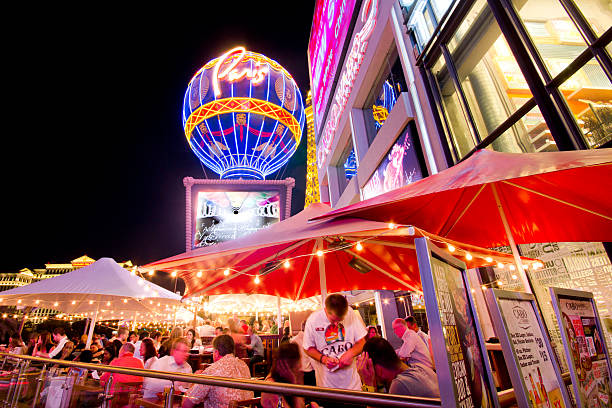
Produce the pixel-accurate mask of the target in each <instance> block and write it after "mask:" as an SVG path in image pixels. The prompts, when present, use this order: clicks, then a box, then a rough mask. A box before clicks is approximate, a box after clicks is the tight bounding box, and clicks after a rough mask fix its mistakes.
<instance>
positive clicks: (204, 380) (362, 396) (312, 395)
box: [0, 353, 440, 408]
mask: <svg viewBox="0 0 612 408" xmlns="http://www.w3.org/2000/svg"><path fill="white" fill-rule="evenodd" d="M0 356H4V358H5V362H6V359H7V358H9V359H18V360H19V361H18V363H17V366H16V368H15V370H13V374H12V376H11V381H10V383H9V390H8V394H7V397H6V399H5V401H4V403H3V404H2V403H1V402H0V407H11V408H12V407H16V406H17V405H16V404H17V400H18V399H19V395H20V393H21V385H22V383H23V376H24V375H25V372H26V370H27V369H28V367H30V363H31V362H37V363H42V364H43V367H42V370H41V372H40V375H39V378H38V380H37V382H38V383H37V387H36V392H35V395H34V400H33V403H32V405H31V406H32V407H35V406H36V403H37V400H38V398H39V395H40V392H41V387H42V384H43V382H44V379H45V373H46V372H48V370H47V366H50V365H54V366H55V365H57V366H61V367H73V368H79V369H85V370H92V371H93V370H96V371H104V372H109V373H111V380H109V382H108V383H107V384H106V386H105V388H104V395H102V397H103V401H104V402H103V406H106V404H107V403H108V401H110V400H111V399H112V397H113V396H112V391H111V390H112V374H128V375H135V376H139V377H149V378H158V379H163V380H169V381H171V382H172V387H171V388H172V389H174V382H175V381H177V382H184V383H185V382H186V383H192V384H203V385H211V386H217V387H228V388H238V389H242V390H249V391H258V392H266V393H271V394H282V395H285V396H298V397H305V398H308V399H313V400H317V401H329V402H342V403H345V404H346V403H354V404H358V405H369V406H376V407H412V408H431V407H435V408H437V407H440V400H439V399H437V398H420V397H411V396H404V395H395V394H381V393H373V392H363V391H352V390H341V389H335V388H319V387H312V386H308V385H295V384H283V383H275V382H270V381H261V380H251V379H235V378H226V377H213V376H206V375H196V374H181V373H170V372H165V371H154V370H144V369H143V370H141V369H134V368H124V367H114V366H107V365H101V364H88V363H78V362H74V361H65V360H54V359H49V358H42V357H31V356H24V355H14V354H5V353H0ZM3 365H4V363H3ZM13 379H14V380H13ZM172 398H173V393H172V392H169V393H168V394H167V397H166V400H165V404H164V407H171V406H172ZM9 400H10V402H9Z"/></svg>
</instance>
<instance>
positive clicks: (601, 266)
mask: <svg viewBox="0 0 612 408" xmlns="http://www.w3.org/2000/svg"><path fill="white" fill-rule="evenodd" d="M330 5H332V6H333V7H335V8H334V9H332V10H328V9H326V11H327V12H328V17H329V18H330V19H331V23H332V24H339V25H342V22H341V21H340V20H341V19H342V18H344V16H345V15H352V16H353V24H354V26H352V27H351V30H349V34H348V35H347V36H346V42H345V44H344V49H345V51H346V52H345V54H344V57H343V59H342V60H341V62H340V63H339V64H338V66H337V70H336V72H335V78H336V81H337V84H338V85H337V86H336V87H335V88H334V89H333V90H331V92H330V95H331V96H330V97H329V101H328V103H327V105H326V106H323V107H322V108H319V109H323V113H321V112H317V111H316V110H317V108H318V107H315V115H318V116H319V117H321V120H320V122H319V124H318V125H317V127H316V138H317V155H318V176H319V185H320V190H321V191H320V193H321V200H322V201H329V202H330V203H331V205H332V206H333V207H336V208H338V207H342V206H345V205H347V204H351V203H354V202H356V201H360V200H364V199H367V198H371V197H373V196H375V195H378V194H381V193H382V192H385V191H389V190H391V189H395V188H398V187H401V186H403V185H406V184H409V183H412V182H414V181H416V180H419V179H420V178H423V177H427V176H428V175H431V174H434V173H437V172H439V171H441V170H443V169H445V168H448V167H450V166H453V165H454V164H456V163H458V162H459V161H461V160H463V159H465V158H467V157H469V156H470V155H471V154H472V153H473V152H475V151H476V150H478V149H492V150H496V151H503V152H516V153H521V152H548V151H555V150H576V149H596V148H602V147H611V146H612V142H611V140H612V82H611V79H612V59H611V58H610V52H611V51H612V45H611V44H610V40H611V39H612V29H611V28H610V27H611V25H612V7H610V3H609V2H608V1H606V0H582V1H580V2H578V1H575V0H463V1H453V0H414V1H409V0H395V1H384V0H378V1H375V0H365V1H363V2H361V3H360V4H359V3H357V6H356V8H355V9H354V10H340V9H341V8H342V6H341V5H337V4H336V5H334V3H333V2H326V1H319V2H317V7H319V6H320V7H324V8H325V7H328V8H329V7H330ZM357 7H359V8H357ZM316 33H317V29H316V27H314V26H313V30H312V32H311V41H312V40H313V38H316ZM336 48H337V46H336ZM341 48H342V47H341ZM310 58H312V56H310ZM312 68H313V67H312V66H311V70H312ZM314 79H315V78H314V77H313V76H312V75H311V81H313V83H312V84H311V85H312V87H313V88H314V87H315V84H314ZM351 154H354V157H355V163H356V169H355V170H352V172H353V174H352V175H351V177H349V173H348V172H347V171H346V166H345V164H346V163H347V160H348V158H349V157H350V155H351ZM607 245H608V244H602V243H539V244H532V245H521V246H520V250H521V252H522V253H523V254H524V255H525V256H533V257H536V258H540V259H542V260H543V261H545V267H544V268H543V269H542V270H540V271H538V272H537V273H533V274H532V275H531V276H530V280H531V286H532V288H533V291H534V293H535V294H536V296H537V298H538V300H539V303H540V307H541V310H542V311H543V317H544V320H545V322H546V324H547V326H548V327H549V331H550V334H551V337H552V340H553V343H556V344H555V346H557V347H558V346H559V343H558V340H559V335H558V333H555V330H554V326H555V324H556V323H555V322H556V320H555V318H554V316H553V313H552V308H551V306H550V303H548V302H549V301H550V296H549V295H548V287H549V286H555V285H556V286H560V287H571V288H576V289H583V290H586V291H589V292H593V294H594V296H595V299H596V302H597V306H598V308H599V311H600V314H601V317H602V320H603V321H604V322H605V324H607V325H608V326H609V327H611V326H612V292H610V288H611V287H612V281H610V279H612V278H611V277H612V265H611V263H610V256H609V255H610V247H608V246H607ZM480 272H481V273H480V278H481V280H483V281H485V282H484V283H489V282H490V281H493V280H496V281H500V283H501V284H502V285H503V287H505V288H507V289H513V288H514V289H519V290H520V289H522V287H521V285H520V284H519V283H518V282H517V281H518V280H519V279H517V278H516V275H517V274H516V273H513V272H512V271H509V270H496V269H490V270H488V271H480ZM398 310H400V311H401V310H402V307H401V305H400V304H398ZM400 314H401V313H400ZM489 334H490V335H494V333H489ZM607 340H608V344H610V337H609V336H608V339H607Z"/></svg>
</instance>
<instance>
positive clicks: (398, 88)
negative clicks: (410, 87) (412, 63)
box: [364, 49, 406, 144]
mask: <svg viewBox="0 0 612 408" xmlns="http://www.w3.org/2000/svg"><path fill="white" fill-rule="evenodd" d="M375 84H376V85H375V86H374V87H373V90H372V92H371V93H370V95H369V96H368V98H367V99H366V103H365V106H364V111H365V117H366V126H367V127H368V129H367V134H368V141H369V143H370V144H371V143H372V141H373V140H374V138H375V137H376V134H377V133H378V131H379V130H380V128H381V127H382V126H383V124H384V123H385V121H386V120H387V117H388V116H389V114H390V113H391V110H392V109H393V106H395V103H396V102H397V98H398V97H399V95H400V93H402V92H405V91H406V81H405V79H404V72H403V70H402V65H401V62H400V60H399V57H398V55H397V50H395V49H394V50H393V51H392V52H391V53H390V55H389V56H388V57H387V58H386V61H385V63H384V67H383V72H382V74H381V75H380V77H379V79H378V81H376V83H375Z"/></svg>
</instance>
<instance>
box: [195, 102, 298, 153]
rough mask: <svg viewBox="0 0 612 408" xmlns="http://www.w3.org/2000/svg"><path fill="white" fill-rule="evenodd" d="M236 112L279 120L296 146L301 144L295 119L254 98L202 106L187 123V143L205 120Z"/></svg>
mask: <svg viewBox="0 0 612 408" xmlns="http://www.w3.org/2000/svg"><path fill="white" fill-rule="evenodd" d="M236 111H239V112H245V113H257V114H259V115H263V116H266V117H268V118H270V119H273V120H277V121H279V122H280V123H282V124H283V125H285V126H286V127H287V128H288V129H289V130H290V131H291V133H292V134H293V138H294V139H295V141H296V144H299V143H300V139H301V137H302V127H301V126H300V123H299V122H298V121H297V119H296V118H295V117H293V116H292V115H291V114H290V113H289V112H287V111H286V110H284V109H283V108H281V107H280V106H278V105H275V104H273V103H270V102H268V101H262V100H259V99H253V98H225V99H219V100H216V101H212V102H209V103H207V104H206V105H202V106H200V107H199V108H198V109H196V110H195V111H194V112H193V113H192V114H191V115H190V116H189V118H187V121H186V122H185V136H186V137H187V141H190V140H191V132H192V131H193V129H194V128H195V127H196V126H197V125H198V124H200V122H202V121H203V120H205V119H208V118H210V117H213V116H215V115H221V114H224V113H232V112H236Z"/></svg>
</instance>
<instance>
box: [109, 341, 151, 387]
mask: <svg viewBox="0 0 612 408" xmlns="http://www.w3.org/2000/svg"><path fill="white" fill-rule="evenodd" d="M109 366H113V367H128V368H139V369H143V368H144V365H143V364H142V361H141V360H140V359H137V358H136V357H134V345H133V344H132V343H125V344H124V345H123V346H121V349H120V350H119V357H117V358H115V359H114V360H113V361H111V362H110V364H109ZM110 376H111V373H110V372H108V371H107V372H105V373H104V374H102V376H101V377H100V385H101V386H103V387H104V386H105V385H106V382H107V381H108V379H109V378H110ZM121 383H124V384H125V383H142V377H140V376H137V375H131V374H117V373H114V374H113V388H114V389H115V390H117V389H119V388H121Z"/></svg>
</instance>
